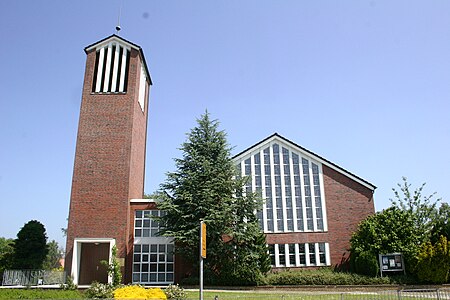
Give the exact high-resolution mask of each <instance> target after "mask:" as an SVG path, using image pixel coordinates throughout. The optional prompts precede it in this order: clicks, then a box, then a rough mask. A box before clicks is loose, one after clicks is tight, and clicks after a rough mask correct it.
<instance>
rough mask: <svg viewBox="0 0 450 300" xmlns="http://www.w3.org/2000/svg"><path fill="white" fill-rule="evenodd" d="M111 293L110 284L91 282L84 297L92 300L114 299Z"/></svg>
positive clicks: (112, 289) (112, 288)
mask: <svg viewBox="0 0 450 300" xmlns="http://www.w3.org/2000/svg"><path fill="white" fill-rule="evenodd" d="M113 291H114V287H113V286H112V285H111V284H105V283H99V282H93V283H92V284H91V286H90V287H89V288H88V289H87V290H86V291H85V293H84V295H85V296H86V298H93V299H102V298H114V295H113Z"/></svg>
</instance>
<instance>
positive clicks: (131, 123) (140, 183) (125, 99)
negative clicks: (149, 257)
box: [65, 35, 152, 285]
mask: <svg viewBox="0 0 450 300" xmlns="http://www.w3.org/2000/svg"><path fill="white" fill-rule="evenodd" d="M84 50H85V52H86V55H87V58H86V69H85V76H84V84H83V92H82V101H81V110H80V118H79V124H78V136H77V144H76V152H75V163H74V170H73V178H72V192H71V199H70V210H69V222H68V228H67V245H66V261H65V269H66V271H67V272H68V275H71V276H72V277H73V280H74V283H75V284H78V285H87V284H90V283H91V282H93V281H97V282H105V283H106V282H108V281H110V280H111V278H109V277H108V274H107V271H106V268H105V267H104V266H103V265H102V264H101V263H100V261H101V260H106V261H108V260H110V259H111V255H112V249H113V247H114V246H115V247H116V248H117V258H118V259H119V262H120V263H121V265H122V266H126V265H127V263H128V262H129V261H130V260H132V249H133V247H132V245H133V232H131V231H132V227H130V226H131V225H132V224H130V214H131V212H130V200H131V199H140V198H142V197H143V191H144V169H145V149H146V135H147V116H148V97H149V92H150V85H151V84H152V81H151V78H150V73H149V71H148V68H147V65H146V62H145V58H144V54H143V51H142V49H141V47H139V46H138V45H136V44H133V43H131V42H129V41H127V40H125V39H123V38H121V37H119V36H118V35H111V36H109V37H107V38H105V39H103V40H101V41H98V42H96V43H94V44H92V45H90V46H87V47H86V48H85V49H84ZM122 273H125V272H124V269H123V268H122ZM125 281H128V280H127V278H125Z"/></svg>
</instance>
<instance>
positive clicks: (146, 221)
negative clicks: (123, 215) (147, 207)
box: [144, 220, 150, 228]
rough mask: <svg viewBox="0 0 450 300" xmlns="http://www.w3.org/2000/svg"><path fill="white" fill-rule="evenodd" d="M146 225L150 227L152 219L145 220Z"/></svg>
mask: <svg viewBox="0 0 450 300" xmlns="http://www.w3.org/2000/svg"><path fill="white" fill-rule="evenodd" d="M144 227H147V228H149V227H150V220H144Z"/></svg>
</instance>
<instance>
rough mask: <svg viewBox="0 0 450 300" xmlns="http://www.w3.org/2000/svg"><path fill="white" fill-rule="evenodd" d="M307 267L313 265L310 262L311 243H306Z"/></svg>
mask: <svg viewBox="0 0 450 300" xmlns="http://www.w3.org/2000/svg"><path fill="white" fill-rule="evenodd" d="M305 265H306V266H310V265H311V263H310V262H309V243H305Z"/></svg>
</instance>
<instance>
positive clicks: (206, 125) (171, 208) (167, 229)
mask: <svg viewBox="0 0 450 300" xmlns="http://www.w3.org/2000/svg"><path fill="white" fill-rule="evenodd" d="M197 123H198V125H197V127H195V128H193V129H192V130H191V131H190V133H189V134H188V136H187V141H186V142H184V143H183V144H182V147H181V151H182V155H183V157H182V158H178V159H175V164H176V169H177V170H176V171H175V172H171V173H168V174H167V179H166V181H165V182H164V183H163V184H162V185H161V189H160V191H159V192H158V193H157V194H156V195H155V198H156V199H158V200H159V201H160V203H159V204H158V207H159V208H160V209H161V210H164V211H166V212H167V214H166V215H165V216H163V217H162V218H161V219H160V220H159V221H160V222H161V224H162V225H163V229H162V231H161V234H162V235H165V236H171V237H173V238H174V239H175V242H176V251H177V253H178V254H180V255H182V256H183V258H184V260H185V261H186V262H187V263H189V264H191V265H192V266H194V270H193V271H194V274H195V275H196V274H198V273H196V272H197V270H198V263H197V262H198V259H199V224H200V220H204V222H205V223H206V225H207V258H206V260H205V277H209V278H210V279H211V278H217V279H224V280H225V278H226V279H227V280H236V281H237V282H242V281H241V280H250V281H252V282H253V284H256V280H257V278H259V277H261V275H262V274H263V273H265V272H266V271H267V265H266V257H267V251H266V249H265V238H264V236H263V235H262V234H261V232H260V229H259V227H258V223H257V219H256V216H255V214H254V212H255V211H256V209H257V208H258V207H260V205H261V200H260V199H259V198H258V197H256V195H255V194H253V193H246V194H245V195H244V194H243V193H242V191H243V189H244V185H245V183H246V180H247V178H240V177H239V176H238V173H237V171H236V169H235V166H234V164H233V161H232V159H231V155H230V151H231V149H230V147H229V145H228V143H227V140H226V134H225V132H224V131H219V130H218V126H219V123H218V121H216V120H210V119H209V114H208V113H206V114H204V115H203V116H201V118H200V119H198V120H197ZM222 236H227V240H223V239H222ZM267 259H268V258H267ZM206 274H208V275H207V276H206Z"/></svg>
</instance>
